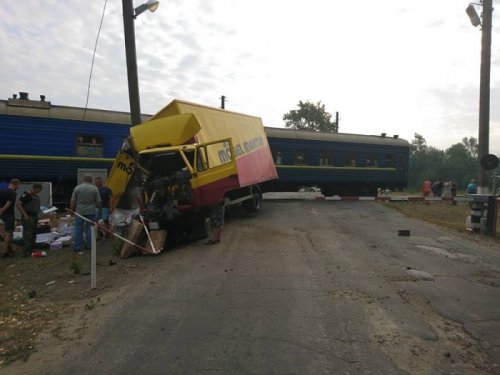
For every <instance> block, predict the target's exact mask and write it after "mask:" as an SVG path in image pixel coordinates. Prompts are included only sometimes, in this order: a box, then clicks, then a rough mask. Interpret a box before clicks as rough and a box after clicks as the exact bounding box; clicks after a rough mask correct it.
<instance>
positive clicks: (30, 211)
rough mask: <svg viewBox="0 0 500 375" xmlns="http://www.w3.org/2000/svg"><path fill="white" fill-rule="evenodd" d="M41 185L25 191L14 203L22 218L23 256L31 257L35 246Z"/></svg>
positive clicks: (34, 185)
mask: <svg viewBox="0 0 500 375" xmlns="http://www.w3.org/2000/svg"><path fill="white" fill-rule="evenodd" d="M41 191H42V184H33V186H32V187H31V190H28V191H25V192H24V193H23V194H22V195H21V197H20V198H19V200H18V201H17V203H16V207H17V209H18V210H19V211H20V212H21V216H22V218H23V256H24V257H29V256H31V252H32V251H33V248H34V247H35V245H36V230H37V228H38V214H39V213H40V197H39V196H38V194H39V193H40V192H41Z"/></svg>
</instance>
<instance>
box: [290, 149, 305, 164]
mask: <svg viewBox="0 0 500 375" xmlns="http://www.w3.org/2000/svg"><path fill="white" fill-rule="evenodd" d="M293 160H294V164H296V165H307V164H309V158H308V155H307V152H305V151H296V152H295V154H294V158H293Z"/></svg>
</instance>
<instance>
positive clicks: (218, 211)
mask: <svg viewBox="0 0 500 375" xmlns="http://www.w3.org/2000/svg"><path fill="white" fill-rule="evenodd" d="M225 207H226V204H225V202H224V201H221V202H220V203H219V204H218V205H217V206H215V207H214V208H212V211H211V212H210V224H211V226H212V239H210V240H209V241H208V242H207V244H208V245H215V244H217V243H219V242H220V236H221V234H222V229H223V228H224V215H225Z"/></svg>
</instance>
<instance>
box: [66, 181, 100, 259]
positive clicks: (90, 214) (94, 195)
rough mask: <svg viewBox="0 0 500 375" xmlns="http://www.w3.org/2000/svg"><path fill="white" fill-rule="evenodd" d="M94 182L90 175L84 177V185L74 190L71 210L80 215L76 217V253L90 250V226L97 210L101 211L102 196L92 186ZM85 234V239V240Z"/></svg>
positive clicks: (70, 205)
mask: <svg viewBox="0 0 500 375" xmlns="http://www.w3.org/2000/svg"><path fill="white" fill-rule="evenodd" d="M92 180H93V177H92V175H90V174H86V175H85V176H83V179H82V183H81V184H80V185H78V186H77V187H75V189H74V190H73V194H72V195H71V201H70V204H69V207H70V208H69V209H70V210H71V211H73V212H75V213H77V214H78V215H75V248H74V251H75V252H76V253H80V252H82V251H83V250H84V249H90V245H91V244H90V225H91V223H93V222H94V220H95V216H96V210H98V211H100V210H101V196H100V195H99V190H98V189H97V187H96V186H95V185H94V184H92ZM98 214H99V212H98ZM85 219H87V220H85ZM84 232H85V239H84V238H83V233H84Z"/></svg>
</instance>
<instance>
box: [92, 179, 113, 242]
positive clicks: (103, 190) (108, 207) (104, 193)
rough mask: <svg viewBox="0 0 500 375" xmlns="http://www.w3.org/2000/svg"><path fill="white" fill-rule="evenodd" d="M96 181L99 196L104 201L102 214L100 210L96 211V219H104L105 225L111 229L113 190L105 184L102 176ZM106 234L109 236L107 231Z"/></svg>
mask: <svg viewBox="0 0 500 375" xmlns="http://www.w3.org/2000/svg"><path fill="white" fill-rule="evenodd" d="M94 183H95V186H96V187H97V190H99V196H100V197H101V202H102V210H101V214H100V215H99V210H97V211H96V218H95V221H96V222H98V221H99V220H102V221H103V225H104V227H105V228H106V229H107V230H109V215H110V214H111V212H112V210H113V191H112V190H111V189H110V188H109V187H107V186H104V185H103V183H102V177H96V178H95V179H94ZM104 236H105V237H108V236H109V234H108V233H105V234H104Z"/></svg>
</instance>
